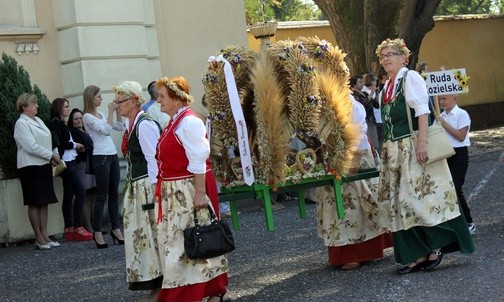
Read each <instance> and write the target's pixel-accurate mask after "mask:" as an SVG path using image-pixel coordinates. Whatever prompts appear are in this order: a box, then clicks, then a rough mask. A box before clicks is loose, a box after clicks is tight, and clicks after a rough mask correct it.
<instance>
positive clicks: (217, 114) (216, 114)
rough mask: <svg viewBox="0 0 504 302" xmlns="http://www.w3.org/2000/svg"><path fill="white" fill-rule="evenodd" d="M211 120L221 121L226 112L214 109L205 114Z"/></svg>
mask: <svg viewBox="0 0 504 302" xmlns="http://www.w3.org/2000/svg"><path fill="white" fill-rule="evenodd" d="M207 117H208V118H209V119H210V120H211V121H223V120H224V117H226V114H224V112H222V111H216V112H213V113H210V114H208V116H207Z"/></svg>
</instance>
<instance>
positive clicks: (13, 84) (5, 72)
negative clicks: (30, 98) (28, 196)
mask: <svg viewBox="0 0 504 302" xmlns="http://www.w3.org/2000/svg"><path fill="white" fill-rule="evenodd" d="M23 92H28V93H33V94H35V95H36V96H37V97H38V104H39V109H38V114H37V116H38V117H40V118H41V119H42V120H43V121H44V122H45V123H46V124H47V123H48V122H49V110H50V107H51V103H50V102H49V100H48V99H47V96H46V95H45V94H43V93H42V91H40V89H39V88H38V87H37V85H34V86H33V87H32V85H31V83H30V75H29V74H28V72H27V71H26V70H25V69H24V68H23V66H20V65H18V63H17V61H16V59H14V58H13V57H11V56H8V55H7V54H5V53H3V54H2V60H1V61H0V112H1V114H2V118H0V179H10V178H15V177H17V176H18V174H17V169H16V150H17V147H16V142H15V141H14V137H13V135H14V124H15V123H16V121H17V119H18V118H19V113H18V112H17V111H16V101H17V98H18V97H19V95H21V93H23Z"/></svg>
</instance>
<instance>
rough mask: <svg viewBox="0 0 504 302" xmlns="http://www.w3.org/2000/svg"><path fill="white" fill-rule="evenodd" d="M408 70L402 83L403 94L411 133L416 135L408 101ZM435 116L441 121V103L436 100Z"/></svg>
mask: <svg viewBox="0 0 504 302" xmlns="http://www.w3.org/2000/svg"><path fill="white" fill-rule="evenodd" d="M407 73H408V72H406V74H405V75H404V77H403V78H402V80H403V81H404V82H403V84H402V90H403V94H404V102H405V103H406V104H405V105H406V106H405V107H406V115H407V116H408V125H409V130H410V133H411V136H414V137H416V133H415V131H413V122H412V120H411V111H410V107H409V105H408V102H406V75H407ZM434 106H435V108H434V118H435V119H436V120H438V121H439V114H438V112H439V104H438V102H436V101H434Z"/></svg>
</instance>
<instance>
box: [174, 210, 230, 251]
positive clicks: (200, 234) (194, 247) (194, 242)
mask: <svg viewBox="0 0 504 302" xmlns="http://www.w3.org/2000/svg"><path fill="white" fill-rule="evenodd" d="M207 208H208V211H210V224H208V225H200V224H199V222H198V218H197V217H196V211H194V227H190V228H187V229H185V230H184V249H185V253H186V255H187V257H189V258H190V259H210V258H215V257H218V256H222V255H225V254H227V253H229V252H231V251H233V250H234V249H235V244H234V238H233V234H232V233H231V229H230V228H229V226H228V224H227V223H226V222H224V221H220V220H217V218H216V217H215V213H214V211H213V209H212V207H211V206H210V205H208V206H207Z"/></svg>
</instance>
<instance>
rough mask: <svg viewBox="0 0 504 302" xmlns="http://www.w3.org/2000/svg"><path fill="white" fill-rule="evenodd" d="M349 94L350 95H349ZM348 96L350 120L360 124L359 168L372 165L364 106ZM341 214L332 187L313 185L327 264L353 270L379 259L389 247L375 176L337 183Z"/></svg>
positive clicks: (390, 242) (388, 236) (372, 158)
mask: <svg viewBox="0 0 504 302" xmlns="http://www.w3.org/2000/svg"><path fill="white" fill-rule="evenodd" d="M350 97H351V96H350ZM351 98H352V103H353V108H352V117H353V121H354V122H355V123H356V124H358V125H359V126H360V130H361V132H360V133H361V135H360V140H359V145H358V147H357V153H358V155H357V156H356V158H357V159H358V161H359V166H358V168H359V169H369V168H374V167H375V166H376V165H375V161H374V157H373V153H372V151H371V145H370V144H369V141H368V138H367V135H366V131H367V124H366V111H365V109H364V106H363V105H362V104H360V103H359V102H357V101H356V100H355V99H353V97H351ZM341 190H342V193H343V194H342V195H343V202H344V206H345V217H344V218H343V219H338V218H337V214H336V200H335V198H334V189H333V187H330V186H326V187H323V188H317V198H316V199H317V200H318V201H319V202H318V206H317V207H318V208H317V213H318V217H319V219H318V233H319V237H320V238H322V239H324V244H325V245H326V246H327V249H328V253H329V264H330V265H334V266H341V269H344V270H349V269H356V268H358V267H360V266H361V264H362V262H364V261H370V260H374V259H380V258H383V250H384V249H385V248H387V247H390V246H392V241H391V235H390V233H388V231H389V228H387V227H384V226H380V224H379V213H380V210H379V208H380V206H381V205H380V204H379V203H377V192H378V179H377V178H371V179H366V180H357V181H354V182H349V183H345V184H343V185H342V186H341Z"/></svg>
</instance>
